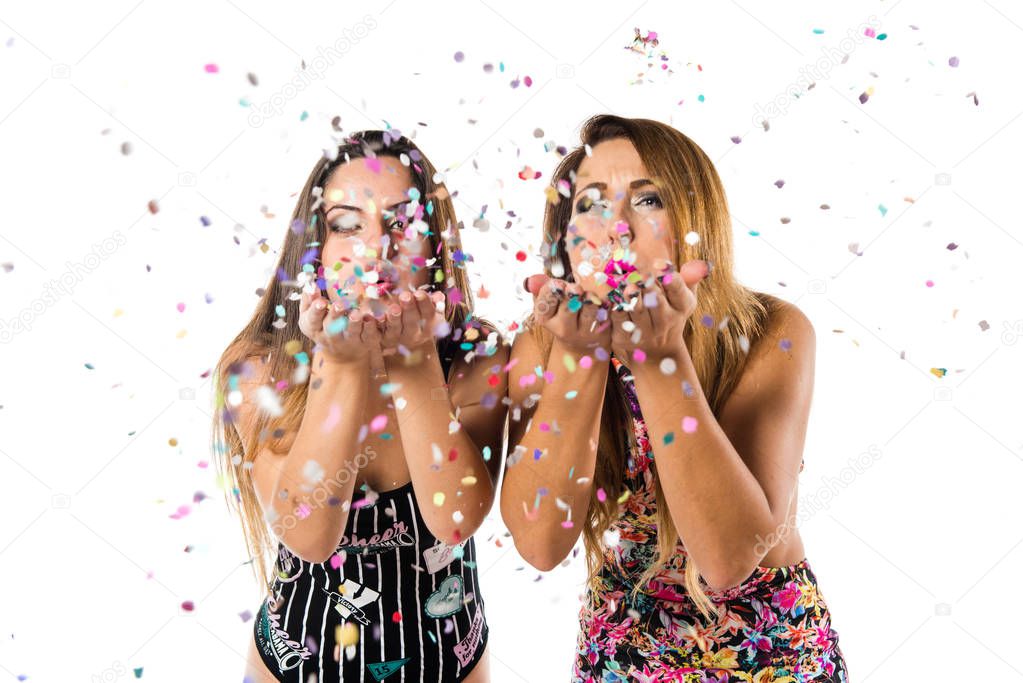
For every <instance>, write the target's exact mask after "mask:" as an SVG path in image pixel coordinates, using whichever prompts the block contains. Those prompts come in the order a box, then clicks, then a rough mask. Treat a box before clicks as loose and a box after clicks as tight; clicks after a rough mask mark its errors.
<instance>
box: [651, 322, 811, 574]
mask: <svg viewBox="0 0 1023 683" xmlns="http://www.w3.org/2000/svg"><path fill="white" fill-rule="evenodd" d="M783 340H784V341H787V342H789V344H790V345H791V346H790V347H789V344H784V345H783V344H782V341H783ZM814 341H815V337H814V332H813V326H812V325H811V323H810V321H809V320H808V319H807V318H806V317H805V316H804V315H803V314H802V313H801V312H799V311H798V309H796V308H795V307H794V306H786V307H785V308H784V309H783V312H782V313H780V314H778V315H775V316H773V317H772V320H771V321H770V323H769V329H768V331H767V333H766V334H765V336H764V337H763V338H761V339H760V340H758V342H757V344H756V345H755V346H754V348H753V349H752V350H751V352H750V358H749V360H748V361H747V365H746V368H745V369H744V371H743V375H742V377H741V378H740V380H739V383H738V384H737V386H736V388H735V390H734V391H733V392H732V394H731V396H730V397H729V399H728V400H727V401H726V403H725V405H724V407H723V409H722V411H721V417H720V420H718V419H715V416H714V414H713V413H712V411H711V409H710V406H709V405H708V403H707V400H706V397H705V396H704V393H703V390H702V388H701V387H700V383H699V380H698V379H697V376H696V372H695V368H694V367H693V362H692V359H691V357H690V356H689V351H688V349H686V347H685V346H684V345H682V347H681V350H680V351H679V352H678V353H675V354H672V358H673V360H675V361H676V364H677V367H678V373H680V375H681V377H679V374H675V375H670V376H668V375H664V374H663V373H662V372H660V371H659V370H658V363H657V360H656V359H650V358H648V359H647V361H646V362H645V363H640V364H635V367H632V368H631V369H632V371H633V375H634V376H635V379H636V390H637V394H638V396H639V401H640V405H642V406H644V407H648V406H649V407H651V408H653V407H658V409H657V410H653V409H651V410H645V411H644V417H645V418H646V424H647V428H648V430H649V433H650V444H651V447H652V448H653V450H654V453H655V457H654V462H655V463H656V466H657V476H658V477H659V478H660V480H661V485H662V488H663V490H664V496H665V499H666V503H667V506H668V509H669V511H670V513H671V516H672V519H673V521H674V522H675V527H676V529H677V530H678V533H679V535H680V537H681V538H682V539H683V541H684V543H685V545H686V547H687V549H688V551H689V552H690V554H691V555H692V557H693V558H694V560H695V562H696V564H697V566H698V567H700V572H701V574H702V575H703V577H704V579H705V580H706V581H707V582H708V584H709V585H710V586H711V587H712V588H714V589H715V590H724V589H727V588H730V587H732V586H735V585H738V584H739V583H741V582H742V581H743V580H744V579H746V578H747V577H748V576H749V575H750V574H751V573H752V572H753V571H754V569H755V568H756V567H757V565H758V564H759V563H760V561H761V560H762V559H763V557H764V556H765V555H766V554H767V552H768V551H769V550H770V549H771V547H772V545H774V543H772V542H770V540H769V539H772V538H778V536H779V534H778V533H777V532H778V530H779V529H780V528H781V527H782V526H783V525H784V524H785V523H786V517H787V516H788V514H789V510H790V509H791V504H792V500H793V497H794V494H795V487H796V483H797V477H798V473H799V466H800V461H801V459H802V452H803V443H804V439H805V436H806V426H807V421H808V415H809V411H810V402H811V396H812V389H813V372H814ZM680 379H681V380H684V381H685V382H688V383H689V385H690V387H691V390H692V391H691V396H689V397H685V396H680V392H679V388H678V387H679V380H680ZM683 420H694V422H688V424H690V425H691V426H692V427H693V428H694V431H692V432H691V433H686V432H685V431H683V430H682V429H680V427H682V426H683ZM669 434H671V435H672V436H671V437H668V435H669ZM782 537H784V536H782ZM775 543H776V541H775Z"/></svg>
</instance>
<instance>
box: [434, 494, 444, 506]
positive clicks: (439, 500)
mask: <svg viewBox="0 0 1023 683" xmlns="http://www.w3.org/2000/svg"><path fill="white" fill-rule="evenodd" d="M433 504H434V505H436V506H437V507H440V506H441V505H443V504H444V492H443V491H437V493H435V494H433Z"/></svg>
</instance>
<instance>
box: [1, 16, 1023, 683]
mask: <svg viewBox="0 0 1023 683" xmlns="http://www.w3.org/2000/svg"><path fill="white" fill-rule="evenodd" d="M635 28H639V29H640V30H641V31H642V33H643V34H644V35H647V34H648V32H649V31H655V32H657V34H658V38H659V41H660V44H659V45H658V46H657V47H655V48H651V47H648V48H647V49H646V54H644V53H642V51H641V52H634V51H629V50H627V49H626V48H627V47H629V46H630V45H631V44H632V42H633V37H634V29H635ZM867 28H872V29H873V33H874V35H873V36H872V37H871V36H867V35H865V29H867ZM1021 38H1023V8H1020V6H1019V5H1018V4H1017V3H1012V2H1009V1H1008V0H992V1H991V2H963V3H956V4H955V5H952V4H951V3H949V4H945V3H927V2H923V0H917V1H914V0H901V1H894V2H892V1H889V2H869V1H857V2H847V3H842V5H841V6H840V7H839V6H838V5H837V4H834V5H831V4H829V5H827V6H824V5H822V4H821V3H815V2H792V3H785V9H784V10H782V9H781V7H780V5H779V4H777V3H772V4H770V5H768V4H767V3H755V2H749V1H744V2H720V3H690V2H687V3H680V2H668V1H667V0H664V1H659V0H647V1H646V2H642V3H628V2H605V1H602V2H589V3H586V4H585V5H583V4H582V3H579V4H574V3H554V2H543V3H540V2H532V1H528V2H527V1H520V2H515V3H498V2H497V1H496V0H488V1H487V2H481V1H479V0H470V1H467V2H464V3H458V4H455V3H451V5H450V6H447V7H444V6H441V5H440V3H436V4H428V3H420V2H413V1H412V0H389V1H388V2H384V3H379V4H374V3H340V2H318V3H315V4H312V3H307V4H300V3H279V2H278V3H273V2H241V1H240V0H238V1H235V0H210V1H208V2H196V1H195V0H191V1H187V2H176V3H171V2H167V1H166V0H164V1H160V0H141V1H136V0H129V1H128V2H107V3H102V4H101V5H99V6H93V5H92V4H91V3H72V2H62V3H52V2H45V3H44V2H33V3H28V2H22V3H17V4H14V3H5V4H4V5H3V6H2V10H0V44H2V45H0V76H2V88H0V159H2V162H0V174H2V177H0V188H2V189H0V191H2V193H3V201H2V202H0V266H2V268H0V294H2V296H0V342H2V343H0V482H2V484H3V489H2V496H0V515H2V522H0V587H2V595H3V599H2V601H0V635H2V638H0V672H2V673H0V678H2V679H3V680H8V678H7V677H9V680H27V681H39V682H46V681H71V680H88V681H97V680H102V681H114V680H124V681H127V680H135V679H136V676H137V675H138V674H137V673H136V672H135V670H136V669H141V670H142V671H141V679H142V680H144V681H181V680H201V681H241V679H242V669H243V656H244V653H245V649H246V647H247V644H248V640H249V639H250V638H251V637H252V636H251V633H252V622H251V620H248V621H246V619H247V618H249V614H250V613H254V612H255V610H256V607H257V604H258V595H257V589H256V584H255V582H254V580H253V579H252V577H251V574H250V572H249V569H248V567H247V566H243V564H242V563H243V562H244V561H245V560H246V556H245V552H244V550H243V547H242V543H241V535H240V531H239V527H238V524H237V520H236V519H234V518H232V517H231V516H229V515H228V513H227V510H226V507H225V506H224V504H223V502H222V493H221V491H219V490H218V489H217V483H216V480H215V476H214V471H213V467H212V464H210V462H209V461H210V457H211V454H210V452H209V449H208V439H209V424H210V414H211V408H210V405H211V396H210V384H209V381H208V380H207V379H206V374H207V373H208V371H209V369H210V368H211V366H212V364H213V363H214V361H215V360H216V358H217V357H218V356H219V354H220V352H221V350H222V349H223V348H224V346H225V345H226V344H227V343H228V341H230V339H231V338H233V336H234V335H235V333H236V332H237V331H238V329H239V328H240V327H241V326H242V325H243V323H244V322H245V321H246V320H247V319H248V317H249V316H250V315H251V313H252V310H253V306H254V304H255V302H256V296H255V294H254V291H255V290H256V289H257V288H259V287H262V286H264V285H265V283H266V279H267V276H268V274H269V273H270V271H271V269H272V267H273V264H274V262H275V259H276V252H277V249H278V247H279V244H280V241H281V239H282V236H283V234H284V231H285V230H286V227H287V220H288V217H289V215H290V212H291V209H292V207H293V204H294V201H295V193H296V192H297V191H298V190H299V189H300V187H301V185H302V183H303V181H304V179H305V177H306V175H307V173H308V172H309V170H310V168H311V167H312V165H313V163H314V162H315V161H316V159H317V158H318V156H319V155H320V153H321V149H322V147H324V146H326V145H328V144H330V143H329V140H330V138H329V132H330V120H331V119H332V118H333V117H334V116H340V117H341V125H342V126H343V127H344V128H345V130H346V131H352V130H356V129H360V128H366V127H386V126H388V125H390V126H392V127H395V128H398V129H400V130H401V131H402V132H403V133H405V134H407V135H413V134H414V136H415V139H416V141H417V142H418V143H419V144H420V145H421V146H422V147H423V149H424V151H425V152H426V153H427V154H428V155H429V156H430V157H431V159H432V160H433V161H434V163H435V164H436V165H437V166H438V167H440V168H442V169H444V170H445V172H446V173H447V177H448V184H449V187H450V188H451V189H452V190H457V191H458V201H457V202H456V204H457V208H458V210H459V212H460V217H461V219H462V220H464V221H465V223H466V225H467V226H470V227H468V228H467V229H466V231H465V235H464V242H465V246H466V249H467V251H469V252H470V253H471V254H472V255H473V256H474V258H475V263H474V264H473V266H472V269H471V275H472V278H473V284H474V286H475V287H477V288H478V287H479V286H480V285H481V284H484V283H485V285H486V288H487V289H488V290H489V291H490V296H489V298H485V299H481V300H480V301H479V310H480V312H481V314H483V315H486V316H489V317H491V318H492V319H495V320H497V321H499V322H501V323H502V324H507V323H508V322H510V321H511V320H513V319H515V318H516V317H518V316H521V315H522V314H523V313H524V312H525V311H526V301H525V298H524V297H523V296H522V294H521V291H520V288H519V285H518V283H520V282H521V280H522V278H523V277H524V276H525V275H527V274H529V273H531V272H536V271H537V269H538V268H539V264H540V262H539V259H538V257H537V256H536V249H537V247H538V245H539V243H540V237H541V236H540V230H539V228H538V227H537V226H538V225H539V222H540V217H541V213H542V209H543V203H544V198H543V192H542V189H543V187H544V185H545V183H546V181H547V178H548V177H549V175H550V172H551V170H552V169H553V166H554V164H555V162H556V159H555V155H554V153H553V152H548V151H546V150H545V143H551V144H552V145H566V146H572V145H573V144H574V143H575V142H576V140H577V139H578V138H577V135H578V127H579V124H580V123H581V122H582V121H583V120H584V119H585V118H586V117H587V116H589V115H591V114H594V113H598V112H613V113H618V114H623V115H628V116H643V117H648V118H656V119H659V120H662V121H665V122H668V123H671V124H672V125H674V126H676V127H678V128H679V129H680V130H682V131H684V132H685V133H687V134H688V135H689V136H691V137H692V138H693V139H694V140H696V141H697V142H698V143H699V144H700V145H701V146H702V147H703V148H704V149H705V150H706V151H707V152H708V154H709V155H710V156H711V158H712V159H713V160H714V161H715V163H716V165H717V168H718V170H719V171H720V173H721V175H722V176H723V178H724V181H725V185H726V188H727V190H728V193H729V199H730V202H731V208H732V211H733V222H734V234H735V245H736V251H737V259H738V272H739V275H740V277H741V279H742V280H743V281H744V282H745V283H746V284H747V285H749V286H751V287H754V288H756V289H759V290H762V291H767V292H770V293H772V294H775V295H777V296H780V297H782V298H784V299H787V300H788V301H792V302H795V303H796V304H797V305H798V306H799V307H800V308H801V309H802V310H803V311H804V312H805V313H806V314H807V315H808V316H809V317H810V318H811V320H812V321H813V323H814V325H815V328H816V330H817V338H818V347H817V376H816V389H815V392H814V405H813V412H812V415H811V422H810V427H809V434H808V437H807V444H806V453H805V455H806V469H805V470H804V472H803V474H802V475H801V487H800V508H801V510H803V513H802V515H801V517H802V522H801V526H800V528H801V532H802V534H803V537H804V540H805V543H806V547H807V556H808V558H809V560H810V562H811V564H812V566H813V568H814V570H815V572H816V573H817V576H818V579H819V581H820V586H821V589H822V591H823V593H824V596H825V599H826V600H827V601H828V603H829V605H830V607H831V610H832V612H833V618H834V627H835V628H836V630H837V631H838V632H839V634H840V642H841V645H842V648H843V650H844V653H845V655H846V658H847V660H848V663H849V668H850V671H851V674H852V680H853V681H856V682H857V683H858V682H861V681H868V680H869V681H876V682H881V681H903V680H938V681H946V680H958V679H959V677H960V676H963V677H966V676H969V677H971V678H972V677H973V676H974V675H976V676H980V675H984V676H985V677H986V678H990V679H991V680H998V681H1003V680H1018V679H1021V678H1023V664H1020V662H1019V659H1018V658H1017V657H1015V656H1014V655H1015V654H1018V653H1019V642H1018V641H1019V635H1020V627H1019V614H1020V611H1019V610H1020V608H1021V607H1023V605H1021V602H1023V600H1021V598H1020V593H1019V591H1018V590H1016V589H1015V588H1014V583H1013V579H1012V578H1011V577H1013V576H1016V577H1017V579H1016V581H1018V577H1019V576H1020V575H1021V574H1023V549H1021V548H1020V544H1021V542H1023V515H1021V514H1020V512H1021V505H1020V495H1019V491H1020V489H1021V485H1023V462H1021V460H1023V455H1021V454H1023V434H1021V430H1020V424H1021V423H1020V420H1019V417H1020V407H1021V406H1020V403H1021V402H1020V399H1019V389H1018V381H1019V378H1020V376H1021V375H1020V370H1021V355H1020V354H1021V347H1023V343H1020V339H1021V337H1023V311H1021V306H1020V304H1019V299H1018V294H1019V292H1020V291H1021V290H1023V286H1021V282H1020V277H1019V270H1018V264H1019V262H1020V259H1021V257H1023V242H1021V239H1023V230H1021V224H1020V223H1021V222H1020V212H1019V210H1018V207H1017V205H1016V200H1017V199H1018V198H1019V196H1020V186H1021V181H1023V174H1021V173H1020V170H1019V168H1020V167H1019V156H1020V155H1019V152H1020V151H1021V150H1023V146H1021V140H1023V122H1021V121H1020V120H1019V119H1020V116H1021V114H1023V91H1020V89H1019V88H1018V87H1017V86H1016V83H1017V81H1018V73H1019V70H1020V67H1021V61H1023V60H1021V56H1023V40H1021ZM456 52H462V53H464V59H463V60H462V61H461V62H459V61H456V59H455V53H456ZM662 55H663V59H662ZM953 58H954V59H953ZM303 60H305V69H304V70H303V68H302V62H303ZM956 63H957V65H956V66H953V65H952V64H956ZM486 64H490V65H491V70H490V72H489V73H488V72H487V71H486V70H485V65H486ZM662 65H664V66H666V67H667V68H662ZM249 74H252V75H253V76H254V77H255V78H254V80H255V81H256V83H258V85H254V84H253V83H252V81H250V77H249ZM527 77H528V79H529V84H528V85H527ZM515 84H517V87H513V85H515ZM861 95H866V101H865V102H863V101H861V100H862V99H864V98H863V97H861ZM772 104H773V106H770V105H772ZM758 116H759V118H758ZM765 118H766V121H767V122H768V123H769V130H765V127H764V125H763V122H764V120H765ZM525 166H530V167H532V168H533V169H536V170H538V171H540V172H541V173H542V174H543V176H542V177H541V178H540V179H538V180H529V181H524V180H520V179H519V177H518V172H519V171H521V170H522V169H523V168H524V167H525ZM779 180H784V186H783V187H780V188H779V187H778V186H777V185H776V181H779ZM150 202H156V208H157V212H156V213H153V212H152V211H151V210H150V209H149V203H150ZM822 205H827V206H828V207H829V208H821V206H822ZM484 209H485V211H484ZM481 217H482V218H484V219H485V221H486V222H485V223H475V222H476V220H477V219H479V218H481ZM204 223H208V225H206V224H204ZM474 223H475V225H476V227H471V226H473V225H474ZM518 251H523V252H525V253H526V254H527V258H526V260H525V261H524V262H519V261H517V260H516V258H515V254H516V252H518ZM483 272H485V274H486V275H485V278H483V277H481V273H483ZM204 496H206V498H205V499H203V497H204ZM477 539H478V545H479V553H480V557H481V563H480V572H481V580H482V587H483V590H484V598H485V600H486V602H487V608H488V619H489V620H490V623H491V628H492V631H491V645H492V654H493V657H492V662H493V667H492V671H493V680H495V681H509V682H510V681H522V680H526V681H560V680H567V678H568V668H569V663H570V661H571V657H572V648H573V645H574V641H575V633H576V632H575V629H576V623H575V618H576V612H577V608H578V596H579V594H580V591H581V580H582V575H583V566H582V561H581V560H582V556H581V555H580V556H579V557H578V558H577V559H576V560H574V561H572V562H570V563H569V564H568V566H565V567H560V568H558V569H556V570H555V571H553V572H551V573H548V574H546V575H540V574H539V573H538V572H536V571H535V570H533V569H531V568H530V567H528V566H526V565H525V564H524V563H523V561H522V560H521V559H520V558H519V556H518V555H517V553H516V552H515V550H514V548H513V547H512V545H511V543H510V539H509V538H507V537H506V536H505V528H504V526H503V525H502V523H501V520H500V517H499V513H498V511H497V510H496V509H495V510H494V512H493V514H492V516H491V519H489V520H488V522H487V523H486V525H485V526H484V528H483V529H482V530H481V531H480V532H479V535H478V537H477ZM499 543H500V545H499ZM185 601H192V603H193V604H194V606H195V608H194V611H191V612H188V611H185V610H184V609H183V608H182V603H184V602H185Z"/></svg>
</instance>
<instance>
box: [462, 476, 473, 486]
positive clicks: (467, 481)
mask: <svg viewBox="0 0 1023 683" xmlns="http://www.w3.org/2000/svg"><path fill="white" fill-rule="evenodd" d="M475 483H476V477H474V476H472V475H471V474H468V475H466V476H464V477H462V486H472V485H474V484H475Z"/></svg>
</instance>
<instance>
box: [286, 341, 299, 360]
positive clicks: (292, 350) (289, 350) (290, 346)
mask: <svg viewBox="0 0 1023 683" xmlns="http://www.w3.org/2000/svg"><path fill="white" fill-rule="evenodd" d="M301 350H302V340H301V339H292V340H291V341H289V342H287V343H286V344H285V345H284V352H285V353H286V354H288V355H289V356H294V355H295V354H296V353H299V352H300V351H301Z"/></svg>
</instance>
